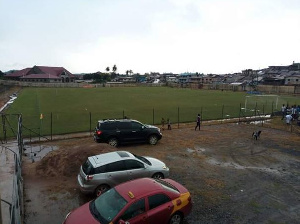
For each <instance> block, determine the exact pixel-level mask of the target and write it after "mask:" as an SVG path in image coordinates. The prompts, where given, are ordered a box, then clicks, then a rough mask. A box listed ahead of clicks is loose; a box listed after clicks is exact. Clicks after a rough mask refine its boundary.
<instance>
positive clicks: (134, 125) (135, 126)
mask: <svg viewBox="0 0 300 224" xmlns="http://www.w3.org/2000/svg"><path fill="white" fill-rule="evenodd" d="M131 133H132V139H133V141H136V142H142V141H147V137H148V136H147V131H146V130H145V127H144V125H143V124H141V123H139V122H136V121H132V122H131Z"/></svg>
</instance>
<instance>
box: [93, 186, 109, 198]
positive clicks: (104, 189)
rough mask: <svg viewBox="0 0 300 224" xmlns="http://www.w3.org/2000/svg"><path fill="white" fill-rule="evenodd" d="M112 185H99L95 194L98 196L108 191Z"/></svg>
mask: <svg viewBox="0 0 300 224" xmlns="http://www.w3.org/2000/svg"><path fill="white" fill-rule="evenodd" d="M109 188H110V187H109V186H108V185H106V184H102V185H100V186H98V187H97V188H96V190H95V195H96V196H97V197H98V196H100V195H101V194H103V193H104V192H105V191H107V190H108V189H109Z"/></svg>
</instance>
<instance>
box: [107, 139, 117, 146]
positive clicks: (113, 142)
mask: <svg viewBox="0 0 300 224" xmlns="http://www.w3.org/2000/svg"><path fill="white" fill-rule="evenodd" d="M108 144H109V145H111V146H113V147H118V145H119V142H118V139H116V138H110V139H109V140H108Z"/></svg>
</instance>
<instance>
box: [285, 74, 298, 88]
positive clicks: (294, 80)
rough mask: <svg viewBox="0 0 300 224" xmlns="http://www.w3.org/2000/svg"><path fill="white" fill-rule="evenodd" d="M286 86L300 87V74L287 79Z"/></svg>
mask: <svg viewBox="0 0 300 224" xmlns="http://www.w3.org/2000/svg"><path fill="white" fill-rule="evenodd" d="M284 84H285V85H297V86H298V85H300V72H297V73H294V74H292V75H290V76H286V77H285V83H284Z"/></svg>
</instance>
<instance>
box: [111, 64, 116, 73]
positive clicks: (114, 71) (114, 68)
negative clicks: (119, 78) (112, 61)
mask: <svg viewBox="0 0 300 224" xmlns="http://www.w3.org/2000/svg"><path fill="white" fill-rule="evenodd" d="M112 70H113V73H116V71H117V66H116V65H114V66H113V68H112Z"/></svg>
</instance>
